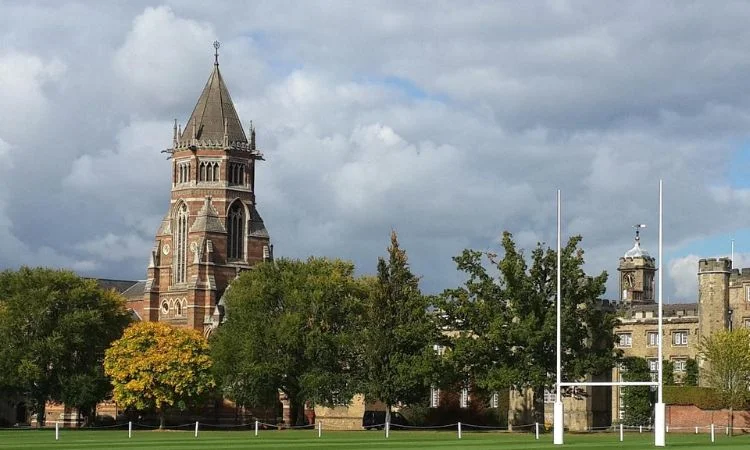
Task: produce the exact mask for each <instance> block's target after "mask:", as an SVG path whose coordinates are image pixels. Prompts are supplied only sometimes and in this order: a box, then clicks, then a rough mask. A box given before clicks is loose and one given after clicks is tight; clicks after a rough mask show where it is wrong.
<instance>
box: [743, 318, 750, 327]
mask: <svg viewBox="0 0 750 450" xmlns="http://www.w3.org/2000/svg"><path fill="white" fill-rule="evenodd" d="M742 326H744V327H745V328H750V317H744V318H743V319H742Z"/></svg>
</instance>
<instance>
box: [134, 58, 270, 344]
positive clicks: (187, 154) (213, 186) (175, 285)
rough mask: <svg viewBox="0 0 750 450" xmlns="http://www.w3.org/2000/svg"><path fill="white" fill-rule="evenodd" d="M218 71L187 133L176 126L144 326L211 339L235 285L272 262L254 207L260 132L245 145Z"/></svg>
mask: <svg viewBox="0 0 750 450" xmlns="http://www.w3.org/2000/svg"><path fill="white" fill-rule="evenodd" d="M214 46H215V48H216V49H217V53H216V54H215V62H214V67H213V71H212V72H211V75H210V76H209V78H208V82H207V83H206V86H205V87H204V88H203V92H202V93H201V95H200V97H199V98H198V103H197V104H196V105H195V109H193V113H192V114H191V116H190V119H189V120H188V121H187V124H186V125H185V128H184V129H182V127H178V125H177V121H175V125H174V130H173V139H172V147H171V148H170V149H168V150H166V152H167V153H169V154H170V155H171V160H172V195H171V199H170V206H169V210H168V211H167V214H166V215H165V216H164V219H163V220H162V222H161V224H160V226H159V228H158V230H157V232H156V239H155V242H154V247H153V249H152V250H151V256H150V259H149V264H148V275H147V279H146V283H145V286H144V296H143V301H142V302H139V303H140V304H139V305H138V306H136V307H135V308H134V309H135V310H136V312H137V313H138V315H139V316H140V317H141V319H142V320H147V321H164V322H168V323H170V324H173V325H177V326H184V327H189V328H194V329H197V330H201V331H203V332H207V331H208V330H209V329H210V328H211V326H212V324H211V323H212V317H211V316H212V314H213V313H214V311H215V310H216V309H217V308H216V306H217V303H218V301H219V299H220V298H221V296H222V294H223V293H224V290H225V289H226V288H227V286H228V285H229V283H230V282H231V281H232V280H233V279H234V278H235V277H236V276H237V274H238V273H239V272H240V271H242V270H247V269H249V268H250V267H251V266H252V265H253V264H255V263H257V262H260V261H263V260H266V259H270V258H272V246H271V245H270V243H269V236H268V232H267V231H266V228H265V226H264V224H263V219H261V217H260V215H259V214H258V211H257V209H256V201H255V163H256V161H259V160H262V159H263V155H262V154H261V153H260V152H259V151H258V150H257V149H256V147H255V129H254V128H253V126H252V122H251V125H250V130H249V135H250V139H249V140H248V139H247V136H246V135H245V132H244V131H243V129H242V124H241V123H240V119H239V117H238V116H237V111H236V110H235V109H234V104H233V103H232V99H231V97H230V96H229V90H228V89H227V87H226V85H225V84H224V80H223V78H222V76H221V72H220V71H219V60H218V47H219V45H218V43H214Z"/></svg>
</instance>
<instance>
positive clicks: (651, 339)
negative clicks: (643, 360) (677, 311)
mask: <svg viewBox="0 0 750 450" xmlns="http://www.w3.org/2000/svg"><path fill="white" fill-rule="evenodd" d="M646 342H647V343H648V346H649V347H656V346H658V345H659V332H658V331H649V332H648V333H647V334H646Z"/></svg>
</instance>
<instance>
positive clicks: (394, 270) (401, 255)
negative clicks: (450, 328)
mask: <svg viewBox="0 0 750 450" xmlns="http://www.w3.org/2000/svg"><path fill="white" fill-rule="evenodd" d="M377 271H378V273H377V279H376V280H375V281H374V282H373V283H372V284H371V287H372V289H371V290H370V292H369V295H368V296H367V299H366V305H365V308H364V311H363V315H362V321H361V324H360V327H361V333H360V342H359V345H358V346H357V348H358V350H359V352H360V354H359V364H358V368H359V369H360V371H359V373H358V379H359V381H360V390H361V393H363V394H364V395H365V398H366V399H368V400H380V401H382V402H383V403H385V405H386V422H388V423H390V414H391V408H392V407H393V406H394V405H397V404H399V403H403V404H410V403H417V402H419V401H422V400H424V397H425V394H426V392H428V391H429V388H430V386H431V385H432V384H433V383H434V382H435V380H436V377H437V376H438V375H439V372H440V360H439V357H438V356H437V355H436V353H435V350H434V347H433V346H434V345H435V344H437V343H439V342H440V340H441V339H442V337H441V336H440V332H439V329H438V327H437V324H436V322H435V320H434V319H433V316H432V315H431V314H430V313H429V312H428V307H429V306H430V299H429V298H428V297H426V296H424V295H422V293H421V291H420V290H419V278H417V277H416V276H415V275H414V274H412V272H411V270H410V269H409V264H408V260H407V256H406V251H405V250H403V249H401V248H400V246H399V243H398V237H397V236H396V232H395V231H393V232H391V245H390V247H388V259H385V258H379V259H378V266H377Z"/></svg>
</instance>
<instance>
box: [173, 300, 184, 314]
mask: <svg viewBox="0 0 750 450" xmlns="http://www.w3.org/2000/svg"><path fill="white" fill-rule="evenodd" d="M174 307H175V313H174V315H175V316H177V317H182V302H180V301H179V300H177V301H175V303H174Z"/></svg>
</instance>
